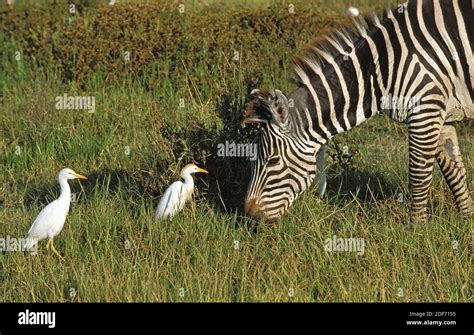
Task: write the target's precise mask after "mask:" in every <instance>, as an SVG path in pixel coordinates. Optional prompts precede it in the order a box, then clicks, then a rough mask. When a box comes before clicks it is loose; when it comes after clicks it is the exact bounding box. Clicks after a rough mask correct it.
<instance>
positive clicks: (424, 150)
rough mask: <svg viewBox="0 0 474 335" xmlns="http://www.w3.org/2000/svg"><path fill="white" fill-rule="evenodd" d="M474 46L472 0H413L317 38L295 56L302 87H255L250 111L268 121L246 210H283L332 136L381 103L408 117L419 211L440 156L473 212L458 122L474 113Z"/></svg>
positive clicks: (419, 214) (421, 213)
mask: <svg viewBox="0 0 474 335" xmlns="http://www.w3.org/2000/svg"><path fill="white" fill-rule="evenodd" d="M473 49H474V2H471V1H470V0H454V1H451V0H449V1H448V0H413V1H409V2H407V3H405V4H403V5H400V6H399V7H398V8H396V9H394V10H390V11H387V12H386V13H385V14H384V15H383V16H382V17H380V18H379V17H377V16H374V17H372V18H370V19H361V20H359V21H357V22H355V23H354V29H341V30H338V31H336V32H334V33H332V34H329V35H328V36H325V37H324V38H323V39H320V40H319V41H314V42H311V43H310V44H309V45H308V46H307V47H306V48H305V50H304V51H303V52H302V53H301V54H300V55H299V56H297V57H295V59H294V61H293V64H292V68H293V72H294V77H295V79H296V81H297V83H298V86H299V87H298V88H297V89H296V90H295V91H293V92H292V93H291V94H289V95H288V97H286V96H285V95H284V94H282V93H281V92H280V91H272V92H269V91H254V92H253V94H252V95H251V98H252V99H251V103H250V104H249V107H248V109H247V114H246V119H245V121H246V122H248V123H262V124H263V126H262V131H261V133H260V136H259V138H258V139H257V141H258V159H257V161H256V162H254V163H253V166H252V177H251V180H250V185H249V188H248V192H247V196H246V202H245V210H246V213H247V214H248V215H250V216H254V217H265V218H269V219H275V218H278V217H279V216H281V215H282V214H283V213H284V212H285V211H286V210H287V209H288V207H289V206H290V205H291V204H292V203H293V202H294V200H295V199H296V198H297V197H298V195H299V194H301V193H302V192H303V191H304V190H305V189H307V188H308V186H309V185H310V184H311V183H312V181H313V179H314V177H315V175H316V171H317V169H316V165H315V160H316V157H318V156H317V155H318V153H319V152H320V150H321V148H322V147H324V144H325V143H326V142H327V141H328V140H329V139H330V138H331V137H332V136H334V135H336V134H338V133H341V132H345V131H347V130H349V129H351V128H353V127H355V126H357V125H359V124H361V123H362V122H364V121H365V120H367V119H368V118H369V117H371V116H372V115H374V114H376V113H379V112H380V113H385V114H387V115H389V116H390V117H391V118H392V119H394V120H396V121H399V122H404V123H406V124H407V125H408V133H409V175H410V190H411V194H412V201H413V204H412V213H411V217H412V219H413V220H414V221H425V220H426V215H427V211H426V207H427V201H428V192H429V188H430V185H431V182H432V170H433V165H434V161H435V160H436V161H437V162H438V164H439V166H440V168H441V171H442V173H443V175H444V177H445V179H446V181H447V183H448V185H449V186H450V188H451V190H452V192H453V194H454V197H455V200H456V203H457V205H458V207H459V209H460V210H461V212H462V213H464V214H470V213H472V200H471V198H470V195H469V191H468V187H467V181H466V169H465V167H464V165H463V162H462V158H461V153H460V150H459V146H458V141H457V135H456V130H455V128H454V126H453V122H455V121H462V120H467V119H473V118H474V90H473V87H474V57H473ZM388 101H390V102H392V104H388V103H387V102H388ZM382 102H384V103H382ZM394 102H395V104H393V103H394ZM321 157H322V155H319V158H320V159H321Z"/></svg>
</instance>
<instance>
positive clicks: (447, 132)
mask: <svg viewBox="0 0 474 335" xmlns="http://www.w3.org/2000/svg"><path fill="white" fill-rule="evenodd" d="M436 160H437V161H438V165H439V167H440V169H441V172H442V173H443V176H444V179H445V180H446V182H447V183H448V185H449V188H450V189H451V192H452V193H453V196H454V199H455V201H456V205H457V206H458V208H459V211H460V212H461V213H462V214H464V215H470V214H472V213H473V205H472V199H471V197H470V195H469V189H468V187H467V174H466V168H465V167H464V163H463V161H462V157H461V151H460V150H459V144H458V136H457V134H456V129H455V128H454V127H453V126H451V125H444V126H443V128H441V134H440V138H439V145H438V150H437V151H436Z"/></svg>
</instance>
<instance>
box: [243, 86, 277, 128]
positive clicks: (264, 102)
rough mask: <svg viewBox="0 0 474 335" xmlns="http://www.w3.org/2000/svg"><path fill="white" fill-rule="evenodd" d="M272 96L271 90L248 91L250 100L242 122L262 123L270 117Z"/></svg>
mask: <svg viewBox="0 0 474 335" xmlns="http://www.w3.org/2000/svg"><path fill="white" fill-rule="evenodd" d="M272 98H273V95H272V92H270V91H267V90H259V89H254V90H252V92H250V102H249V104H248V105H247V110H246V111H245V114H244V122H243V123H244V124H251V123H264V122H268V121H270V120H271V118H272V114H271V112H270V102H271V99H272Z"/></svg>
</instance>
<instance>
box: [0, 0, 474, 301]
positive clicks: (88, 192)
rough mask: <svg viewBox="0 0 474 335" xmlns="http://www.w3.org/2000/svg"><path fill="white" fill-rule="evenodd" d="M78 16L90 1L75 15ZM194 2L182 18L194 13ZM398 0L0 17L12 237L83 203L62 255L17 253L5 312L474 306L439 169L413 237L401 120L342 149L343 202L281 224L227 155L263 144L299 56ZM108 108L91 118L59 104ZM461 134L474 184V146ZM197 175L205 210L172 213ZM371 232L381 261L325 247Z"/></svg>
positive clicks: (372, 128) (331, 165)
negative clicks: (16, 304)
mask: <svg viewBox="0 0 474 335" xmlns="http://www.w3.org/2000/svg"><path fill="white" fill-rule="evenodd" d="M70 3H73V4H74V6H73V7H71V5H70ZM182 5H184V7H183V6H182ZM349 5H354V6H356V7H358V8H359V9H360V10H361V11H362V12H364V13H370V12H373V11H378V10H381V9H382V8H385V7H390V6H396V3H395V2H394V1H388V2H383V1H371V0H360V1H345V0H339V1H330V0H315V1H300V0H295V1H291V3H290V2H286V1H276V0H269V1H256V0H254V1H250V0H249V1H241V2H238V1H235V2H234V1H232V2H230V1H229V2H227V1H211V0H210V1H194V2H190V1H182V2H174V1H164V0H163V1H159V2H152V1H140V2H132V1H129V2H122V1H119V2H118V3H117V4H116V5H114V6H108V5H107V4H106V2H105V1H86V0H84V1H69V2H68V1H62V0H58V1H52V2H51V1H17V2H16V3H15V4H14V5H13V6H7V5H6V4H4V3H3V2H2V4H1V5H0V45H1V49H0V50H1V56H0V73H1V75H0V87H1V92H0V99H1V100H0V101H1V105H0V108H1V113H0V160H1V169H0V178H1V179H0V181H1V182H0V237H2V238H5V237H7V236H10V237H25V236H26V234H27V231H28V229H29V227H30V225H31V223H32V222H33V220H34V218H35V217H36V215H37V214H38V213H39V211H40V210H41V208H42V207H44V206H45V204H47V203H48V202H50V201H52V200H53V199H55V198H56V197H57V196H58V194H59V186H58V184H57V173H58V172H59V170H60V169H61V168H63V167H70V168H73V169H74V170H76V171H77V172H79V173H81V174H85V175H87V176H88V179H87V180H86V181H81V182H80V183H79V182H77V181H72V182H70V185H71V187H72V190H73V192H74V194H75V196H76V201H75V202H73V203H72V206H71V209H70V213H69V216H68V218H67V221H66V225H65V227H64V229H63V231H62V233H61V234H60V235H59V236H58V237H57V238H56V239H55V245H56V247H57V249H58V250H59V251H60V252H61V253H62V254H63V255H64V256H65V258H66V261H65V262H61V261H60V260H59V258H58V257H56V256H54V255H53V254H52V253H49V252H47V251H46V249H45V243H41V244H40V249H39V253H38V255H37V256H30V255H28V254H23V253H20V252H3V253H0V301H34V302H41V301H48V302H49V301H62V302H66V301H67V302H84V301H318V302H319V301H326V302H327V301H472V300H473V286H472V278H473V270H472V237H473V230H472V228H473V226H472V224H473V222H472V221H469V220H468V219H465V218H463V217H461V216H460V215H459V214H458V213H457V211H456V208H455V205H454V203H453V201H452V198H451V194H450V193H449V190H448V187H447V185H446V184H445V182H444V181H443V180H442V177H441V174H440V173H439V169H438V168H437V167H436V168H435V170H436V171H435V172H436V173H435V179H434V185H433V188H432V194H431V201H430V205H429V206H430V207H429V211H430V213H431V218H430V219H429V222H428V223H427V224H424V225H416V226H412V225H409V224H408V208H409V201H408V200H407V196H408V195H409V193H408V170H407V166H408V160H407V159H408V153H407V132H406V129H405V127H404V125H401V124H397V123H395V122H393V121H391V120H389V119H388V118H387V117H385V116H377V117H374V118H373V119H371V120H369V121H368V122H366V123H365V124H363V125H362V126H360V127H359V128H357V129H354V130H352V131H351V132H349V133H347V134H342V135H339V136H338V137H336V138H335V139H334V140H333V141H331V143H330V145H329V148H328V156H327V166H328V173H329V189H328V193H327V195H326V197H325V198H324V199H322V200H319V199H317V198H316V197H315V196H314V194H313V193H311V192H307V193H306V194H305V195H304V196H303V197H302V198H301V199H299V201H298V202H297V204H296V205H295V206H294V207H293V208H292V209H291V210H290V212H289V213H288V215H286V216H285V217H284V218H283V219H282V220H280V221H279V222H278V223H276V224H274V225H264V224H259V225H257V224H255V223H253V222H250V221H248V220H247V219H245V218H244V217H243V215H242V206H243V197H244V194H245V190H246V186H247V182H248V178H249V166H248V163H247V161H246V160H245V159H241V158H222V157H217V155H216V152H217V150H216V147H217V144H218V143H223V142H225V141H226V140H229V141H234V142H239V143H241V142H248V141H250V140H251V139H252V138H253V136H254V135H255V132H256V130H255V129H253V128H252V127H247V128H243V127H242V126H241V121H242V111H243V109H244V108H245V105H246V103H247V99H248V93H249V92H250V91H251V89H253V88H255V87H267V88H279V89H281V90H282V91H284V92H288V91H290V90H291V88H292V84H291V83H290V82H289V80H288V68H287V65H288V64H289V60H290V58H291V56H292V55H294V54H296V53H298V52H299V50H301V48H302V47H303V46H304V45H305V44H306V43H307V42H308V41H309V40H310V39H311V38H312V37H314V36H319V35H321V34H323V33H324V32H327V31H329V30H331V29H334V28H335V27H337V26H339V25H342V24H347V23H348V22H349V19H348V18H347V16H346V15H345V8H347V6H349ZM63 94H68V95H73V96H74V95H79V96H92V97H94V98H95V101H96V109H95V112H94V113H88V112H87V111H84V110H57V109H56V108H55V99H56V97H57V96H62V95H63ZM472 130H473V128H472V122H471V123H465V124H462V125H459V127H458V131H459V135H460V141H461V148H462V150H463V152H464V160H465V163H466V165H467V168H468V174H469V176H470V178H471V179H470V180H469V182H470V187H471V189H472V188H473V186H474V185H473V179H472V178H473V176H474V133H473V131H472ZM189 162H196V163H197V164H199V165H200V166H203V167H205V168H206V169H208V170H209V171H210V173H209V175H206V176H198V177H197V187H198V192H197V194H196V197H195V198H196V201H195V203H194V204H192V205H190V206H188V207H187V208H186V209H185V211H184V212H183V213H181V214H180V215H179V216H178V217H176V218H175V219H173V220H172V221H170V222H160V223H157V222H155V221H154V220H153V216H154V210H155V206H156V204H157V202H158V200H159V197H160V195H161V194H162V192H163V191H164V190H165V188H166V187H167V186H168V185H169V184H170V183H171V182H172V181H174V180H176V179H177V178H178V175H179V171H180V169H181V168H182V167H183V166H184V165H185V164H186V163H189ZM333 236H337V237H343V238H346V237H358V238H363V239H364V241H365V253H364V254H363V255H362V256H358V255H357V254H356V253H351V252H328V251H325V250H324V244H325V240H326V239H327V238H332V237H333Z"/></svg>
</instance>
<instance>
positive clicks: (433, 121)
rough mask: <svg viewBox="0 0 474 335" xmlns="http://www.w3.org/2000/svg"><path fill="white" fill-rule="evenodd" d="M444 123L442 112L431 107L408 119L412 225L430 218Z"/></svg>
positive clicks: (422, 109) (420, 110) (418, 110)
mask: <svg viewBox="0 0 474 335" xmlns="http://www.w3.org/2000/svg"><path fill="white" fill-rule="evenodd" d="M427 116H428V117H427ZM441 122H442V118H441V112H440V109H439V107H438V108H436V107H435V106H433V105H432V104H430V105H425V106H423V105H422V106H419V108H418V109H417V111H416V112H414V113H413V114H412V115H410V116H409V118H408V140H409V179H410V191H411V197H412V205H411V213H410V219H411V221H412V222H413V223H424V222H426V219H427V204H428V195H429V190H430V187H431V183H432V181H433V164H434V161H435V154H436V150H437V148H438V140H439V134H440V129H441Z"/></svg>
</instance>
